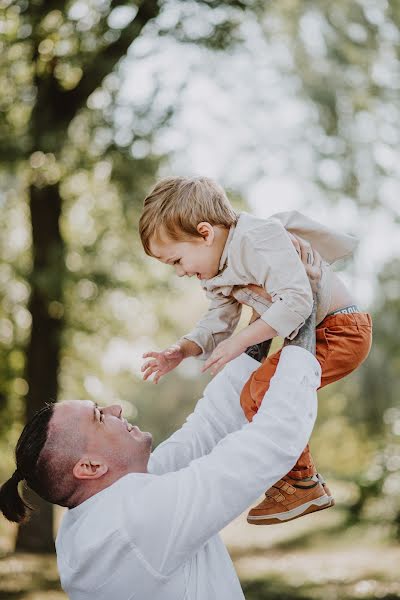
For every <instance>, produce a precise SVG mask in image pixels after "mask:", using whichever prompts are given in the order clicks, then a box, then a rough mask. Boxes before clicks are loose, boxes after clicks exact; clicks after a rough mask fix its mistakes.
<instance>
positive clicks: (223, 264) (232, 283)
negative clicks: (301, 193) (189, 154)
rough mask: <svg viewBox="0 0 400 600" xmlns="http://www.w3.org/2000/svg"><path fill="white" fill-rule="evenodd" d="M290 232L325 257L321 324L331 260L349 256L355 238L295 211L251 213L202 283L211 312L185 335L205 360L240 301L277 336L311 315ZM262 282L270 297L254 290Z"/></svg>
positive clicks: (292, 331) (227, 330)
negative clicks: (265, 215)
mask: <svg viewBox="0 0 400 600" xmlns="http://www.w3.org/2000/svg"><path fill="white" fill-rule="evenodd" d="M287 231H289V232H290V233H294V234H296V235H298V236H300V237H301V238H303V239H306V240H308V241H309V242H310V243H311V244H312V246H313V248H315V249H316V250H317V251H318V252H319V253H320V254H321V256H322V258H323V259H324V263H323V268H322V277H321V282H320V295H319V302H318V310H317V323H320V322H321V321H322V320H323V319H324V318H325V317H326V315H327V313H328V310H329V306H330V302H331V291H332V281H331V280H332V271H331V270H330V267H329V265H330V264H332V263H334V262H335V261H337V260H339V259H341V258H344V257H346V256H349V255H350V254H352V252H353V251H354V249H355V247H356V245H357V240H356V238H354V237H353V236H351V235H347V234H343V233H337V232H335V231H333V230H331V229H329V228H328V227H325V226H324V225H321V224H320V223H317V222H316V221H313V220H312V219H310V218H308V217H306V216H305V215H302V214H301V213H299V212H297V211H291V212H286V213H277V214H276V215H274V216H273V217H270V218H268V219H261V218H259V217H255V216H253V215H249V214H247V213H242V214H241V215H240V216H239V219H238V222H237V224H236V226H234V227H232V228H231V230H230V232H229V235H228V239H227V241H226V244H225V248H224V251H223V253H222V256H221V261H220V265H219V272H218V274H217V275H216V276H215V277H213V278H212V279H205V280H202V282H201V284H202V287H203V289H204V290H205V292H206V295H207V297H208V298H209V299H210V304H209V309H208V312H207V313H206V314H205V315H204V316H203V317H202V319H201V320H200V321H199V322H198V323H197V325H196V326H195V328H194V329H193V331H191V332H190V333H188V334H186V335H185V336H184V337H185V338H186V339H189V340H192V341H193V342H195V343H196V344H197V345H198V346H199V347H200V348H201V350H202V354H201V355H199V356H198V358H200V359H201V360H205V359H207V358H208V357H209V356H210V354H211V352H212V351H213V350H214V348H215V347H216V346H217V345H218V344H219V343H220V342H222V341H223V340H225V339H227V338H228V337H230V336H231V335H232V333H233V332H234V330H235V328H236V326H237V324H238V322H239V319H240V314H241V310H242V303H243V304H247V305H248V306H251V307H252V308H254V310H255V311H256V312H258V314H259V315H261V318H262V319H263V320H264V321H265V322H266V323H268V325H270V326H271V327H272V328H273V329H275V331H277V332H278V335H280V336H282V337H288V338H290V339H292V338H294V337H295V336H296V335H297V332H298V331H299V329H300V327H302V325H304V322H305V320H306V319H307V318H308V317H309V316H310V314H311V310H312V305H313V298H312V291H311V287H310V283H309V280H308V277H307V274H306V271H305V268H304V265H303V263H302V262H301V260H300V258H299V256H298V254H297V252H296V250H295V248H294V246H293V244H292V242H291V241H290V238H289V236H288V234H287ZM250 283H251V284H256V285H259V286H261V287H263V288H264V289H265V290H266V291H267V292H268V293H269V294H270V296H271V299H272V302H269V301H268V300H266V299H265V298H263V297H261V296H260V295H259V294H257V293H256V292H254V291H252V290H250V289H249V288H248V287H247V286H248V284H250Z"/></svg>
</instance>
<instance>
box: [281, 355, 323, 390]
mask: <svg viewBox="0 0 400 600" xmlns="http://www.w3.org/2000/svg"><path fill="white" fill-rule="evenodd" d="M275 376H278V377H285V376H286V377H287V376H289V377H291V378H294V379H295V380H296V381H299V382H300V381H302V380H303V379H304V378H306V379H307V381H308V382H309V383H310V385H312V386H313V387H315V388H316V389H317V388H319V386H320V385H321V365H320V364H319V362H318V361H317V359H316V358H315V356H314V355H313V354H311V352H309V351H308V350H305V348H301V347H300V346H284V347H283V348H282V351H281V355H280V358H279V362H278V366H277V368H276V371H275Z"/></svg>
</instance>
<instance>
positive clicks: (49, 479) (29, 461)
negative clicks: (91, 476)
mask: <svg viewBox="0 0 400 600" xmlns="http://www.w3.org/2000/svg"><path fill="white" fill-rule="evenodd" d="M53 415H54V404H46V405H45V406H44V407H43V408H42V409H41V410H39V411H38V412H37V413H36V414H35V415H34V416H33V417H32V419H31V420H30V421H29V422H28V423H27V424H26V425H25V427H24V429H23V431H22V433H21V435H20V437H19V439H18V442H17V446H16V449H15V461H16V464H17V468H16V470H15V472H14V474H13V475H12V476H11V477H10V479H8V480H7V481H6V482H5V483H4V484H3V485H2V486H1V488H0V510H1V512H2V513H3V515H4V516H5V517H6V519H8V520H9V521H13V522H14V523H23V522H25V521H27V520H28V519H29V514H30V511H32V510H33V508H32V506H29V504H27V503H26V502H25V501H24V500H23V498H22V497H21V496H20V495H19V491H18V484H19V482H20V481H25V483H26V484H27V485H28V487H30V488H31V490H33V491H34V492H36V494H38V496H40V497H41V498H43V500H47V502H51V503H52V504H59V505H60V506H69V505H70V503H71V498H72V496H73V494H74V492H76V490H77V488H78V485H79V482H77V481H76V480H75V479H74V476H73V472H72V469H73V466H74V464H75V462H76V460H78V458H79V456H80V452H81V450H82V448H81V446H82V444H81V443H80V442H81V441H82V440H80V438H79V436H78V434H77V431H76V428H75V429H71V427H69V428H66V427H64V428H63V427H61V428H60V427H59V428H57V429H56V430H53V428H52V426H51V425H50V421H51V419H52V417H53Z"/></svg>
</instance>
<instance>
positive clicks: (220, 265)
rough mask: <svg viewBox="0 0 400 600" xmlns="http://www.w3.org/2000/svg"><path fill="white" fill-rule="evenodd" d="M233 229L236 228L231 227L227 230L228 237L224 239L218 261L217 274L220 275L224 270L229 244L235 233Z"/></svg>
mask: <svg viewBox="0 0 400 600" xmlns="http://www.w3.org/2000/svg"><path fill="white" fill-rule="evenodd" d="M235 228H236V227H235V225H232V226H231V228H230V229H229V233H228V237H227V238H226V242H225V246H224V249H223V251H222V254H221V259H220V261H219V267H218V273H220V272H221V271H222V270H223V269H224V267H225V265H226V262H227V260H228V250H229V244H230V243H231V241H232V238H233V234H234V233H235Z"/></svg>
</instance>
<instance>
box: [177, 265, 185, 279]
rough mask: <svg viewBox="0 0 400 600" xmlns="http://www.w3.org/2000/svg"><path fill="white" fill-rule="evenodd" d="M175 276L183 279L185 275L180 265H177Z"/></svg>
mask: <svg viewBox="0 0 400 600" xmlns="http://www.w3.org/2000/svg"><path fill="white" fill-rule="evenodd" d="M176 274H177V275H178V277H183V276H184V275H185V269H183V268H182V267H181V265H177V267H176Z"/></svg>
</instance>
